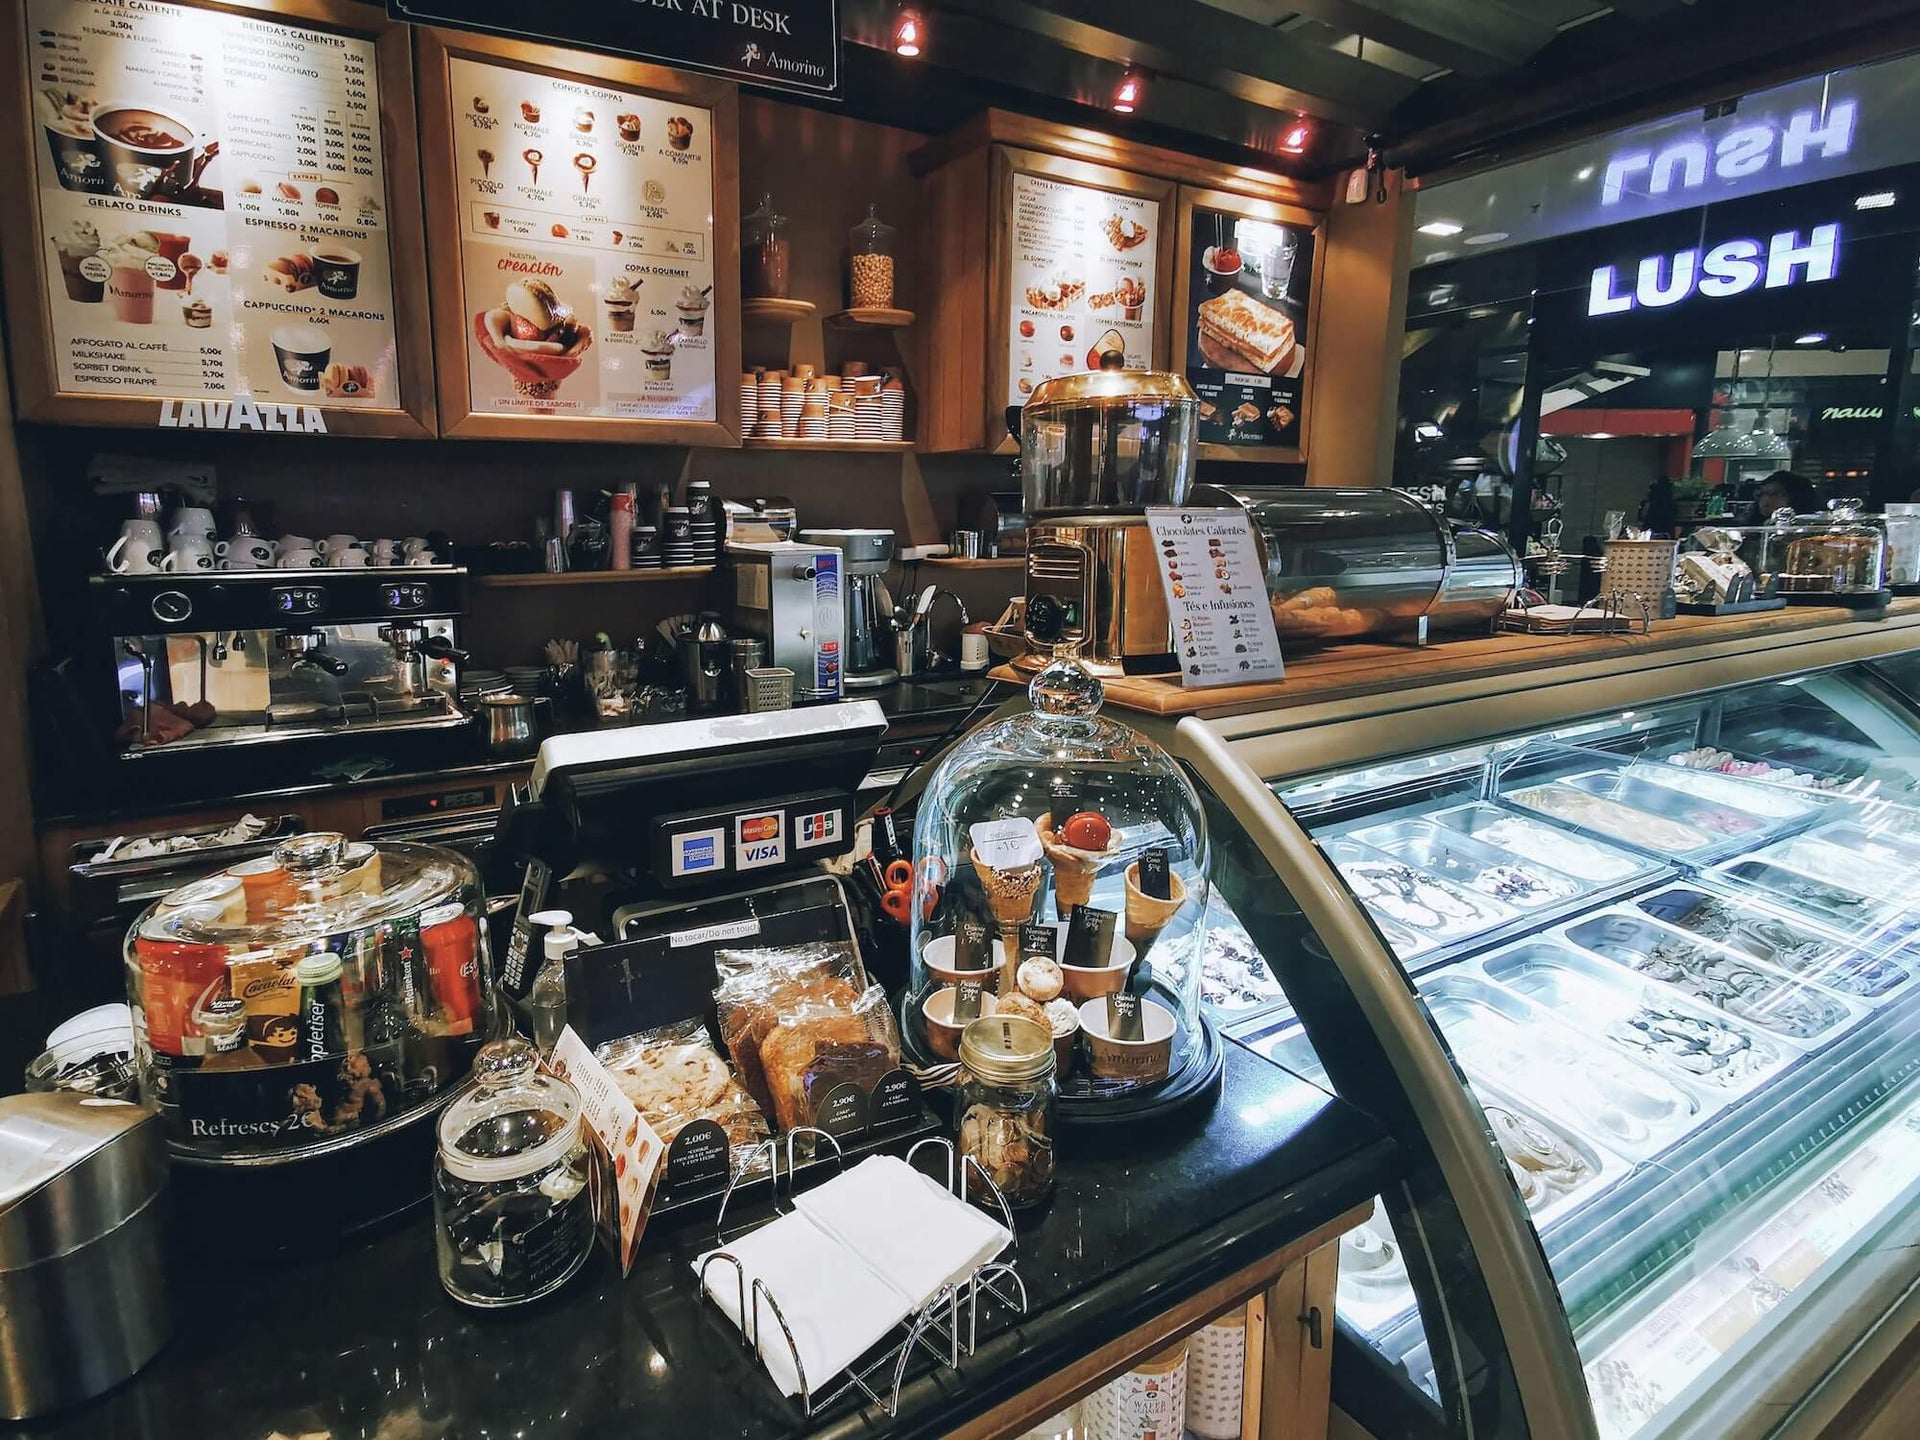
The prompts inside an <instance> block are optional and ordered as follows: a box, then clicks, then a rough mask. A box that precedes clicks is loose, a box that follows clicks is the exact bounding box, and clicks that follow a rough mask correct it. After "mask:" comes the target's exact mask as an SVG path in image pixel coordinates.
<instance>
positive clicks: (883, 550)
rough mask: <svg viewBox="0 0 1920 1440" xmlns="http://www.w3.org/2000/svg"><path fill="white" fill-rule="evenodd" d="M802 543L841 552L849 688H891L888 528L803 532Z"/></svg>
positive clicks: (893, 676) (890, 549) (894, 673)
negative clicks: (843, 569) (885, 686)
mask: <svg viewBox="0 0 1920 1440" xmlns="http://www.w3.org/2000/svg"><path fill="white" fill-rule="evenodd" d="M800 543H801V544H803V545H827V546H831V547H832V548H833V549H835V550H838V551H839V552H840V557H841V562H842V565H843V566H844V568H845V571H846V574H845V576H844V577H843V578H842V581H841V594H842V596H843V599H844V604H843V607H842V608H843V610H844V612H845V619H844V622H843V628H844V634H845V639H846V665H845V666H844V673H843V676H842V679H843V680H844V682H845V684H846V687H847V689H849V690H870V689H873V688H875V687H876V686H880V685H891V684H892V683H893V682H894V681H896V680H898V679H899V678H900V672H899V670H898V669H896V668H895V667H894V666H893V664H892V663H891V660H892V655H893V595H892V594H891V592H889V591H888V589H887V570H888V568H889V567H891V566H892V564H893V546H894V540H893V531H891V530H811V529H809V530H802V531H801V532H800Z"/></svg>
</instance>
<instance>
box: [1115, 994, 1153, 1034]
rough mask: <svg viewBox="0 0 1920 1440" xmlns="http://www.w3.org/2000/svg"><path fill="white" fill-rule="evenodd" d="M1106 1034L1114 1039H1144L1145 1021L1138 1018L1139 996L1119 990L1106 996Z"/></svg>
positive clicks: (1145, 1031)
mask: <svg viewBox="0 0 1920 1440" xmlns="http://www.w3.org/2000/svg"><path fill="white" fill-rule="evenodd" d="M1107 1034H1109V1035H1111V1036H1112V1037H1113V1038H1114V1039H1115V1040H1144V1039H1146V1038H1147V1030H1146V1023H1145V1022H1144V1021H1143V1020H1141V1018H1140V997H1139V996H1138V995H1136V994H1134V993H1133V992H1132V991H1131V990H1119V991H1116V992H1114V993H1113V994H1112V995H1109V996H1108V997H1107Z"/></svg>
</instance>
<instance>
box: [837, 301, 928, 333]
mask: <svg viewBox="0 0 1920 1440" xmlns="http://www.w3.org/2000/svg"><path fill="white" fill-rule="evenodd" d="M826 323H827V324H829V325H831V326H832V327H833V328H834V329H836V330H904V329H906V327H907V326H909V325H911V324H913V311H911V310H893V309H889V308H885V307H882V306H876V305H867V306H856V307H855V308H853V309H851V310H836V311H834V312H833V314H831V315H829V316H827V319H826Z"/></svg>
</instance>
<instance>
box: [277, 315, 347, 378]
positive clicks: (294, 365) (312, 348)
mask: <svg viewBox="0 0 1920 1440" xmlns="http://www.w3.org/2000/svg"><path fill="white" fill-rule="evenodd" d="M332 354H333V341H332V340H331V339H330V338H329V337H328V335H327V333H326V332H325V331H324V330H321V329H319V328H318V327H317V326H313V325H282V326H280V327H279V328H278V329H276V330H275V331H274V332H273V358H274V359H275V361H277V362H278V363H279V366H280V378H281V379H282V380H284V381H285V382H286V383H287V386H288V388H290V389H293V390H318V389H319V388H320V376H321V374H322V372H324V371H325V370H326V368H327V361H328V359H329V358H330V357H331V356H332Z"/></svg>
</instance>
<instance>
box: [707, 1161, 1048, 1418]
mask: <svg viewBox="0 0 1920 1440" xmlns="http://www.w3.org/2000/svg"><path fill="white" fill-rule="evenodd" d="M802 1135H806V1136H817V1137H818V1138H819V1139H821V1140H824V1141H825V1142H826V1143H827V1144H828V1145H829V1146H830V1147H831V1148H832V1151H833V1158H834V1160H835V1162H836V1164H837V1167H838V1173H844V1172H845V1170H846V1156H845V1154H844V1153H843V1152H842V1151H841V1149H840V1142H839V1141H838V1140H836V1139H835V1138H834V1137H833V1136H831V1135H829V1134H828V1133H827V1132H826V1131H824V1130H817V1129H815V1128H813V1127H812V1126H800V1127H797V1128H795V1129H792V1130H789V1131H787V1133H786V1134H785V1135H784V1136H781V1137H777V1138H772V1139H767V1140H763V1141H761V1142H760V1143H759V1144H758V1145H756V1146H754V1147H753V1149H752V1151H750V1152H749V1153H748V1154H747V1155H746V1156H745V1157H744V1158H743V1159H742V1160H741V1162H740V1163H739V1164H738V1165H736V1166H735V1167H734V1171H733V1178H732V1179H731V1180H729V1181H728V1182H727V1189H726V1193H725V1194H723V1195H722V1196H721V1197H720V1213H719V1214H718V1215H716V1216H715V1217H714V1221H713V1238H714V1244H715V1245H716V1246H719V1247H722V1248H718V1249H715V1250H713V1251H712V1252H711V1253H709V1254H708V1256H707V1257H706V1259H705V1260H703V1261H701V1263H700V1274H699V1282H700V1294H701V1297H702V1298H703V1299H704V1300H705V1301H706V1302H707V1303H708V1304H711V1305H712V1306H713V1307H714V1308H715V1309H716V1310H720V1313H721V1314H722V1315H725V1314H726V1311H725V1310H724V1309H722V1308H721V1306H720V1304H719V1302H718V1301H716V1300H714V1299H713V1296H712V1294H711V1293H710V1292H709V1291H708V1289H707V1271H708V1270H709V1269H710V1268H711V1267H712V1266H713V1265H715V1264H726V1265H731V1266H732V1267H733V1272H734V1279H735V1282H736V1283H737V1285H738V1287H739V1290H738V1298H739V1306H740V1309H739V1315H740V1323H739V1326H738V1333H739V1335H740V1338H741V1342H742V1343H743V1344H744V1345H745V1346H746V1348H747V1349H748V1350H750V1351H752V1352H753V1354H754V1356H755V1358H756V1359H758V1358H760V1356H761V1354H762V1350H761V1345H762V1335H761V1329H760V1318H761V1310H762V1307H763V1306H764V1307H765V1309H766V1311H767V1312H768V1313H770V1314H771V1315H772V1316H773V1319H774V1323H775V1324H777V1325H778V1326H779V1327H780V1336H781V1339H782V1340H783V1341H784V1342H785V1344H786V1347H787V1353H788V1354H789V1355H790V1356H792V1358H793V1373H794V1374H795V1375H796V1376H798V1377H799V1380H800V1409H801V1413H802V1415H803V1416H804V1417H805V1418H807V1419H809V1420H810V1419H812V1418H813V1417H814V1416H815V1415H817V1414H819V1413H820V1412H821V1411H823V1410H825V1409H827V1408H828V1407H829V1406H831V1405H833V1404H834V1403H835V1402H837V1401H839V1400H840V1399H842V1398H843V1397H845V1396H846V1395H848V1394H850V1393H851V1392H853V1391H855V1390H858V1391H859V1392H860V1393H861V1394H863V1395H865V1396H866V1397H867V1399H868V1400H870V1401H872V1402H873V1403H874V1404H875V1405H878V1406H879V1407H880V1408H881V1409H882V1410H884V1411H885V1412H886V1414H887V1417H888V1418H889V1419H891V1418H892V1417H893V1416H895V1415H897V1414H898V1413H899V1410H900V1389H901V1387H902V1386H903V1385H904V1384H905V1383H906V1378H907V1362H908V1361H909V1360H911V1359H912V1358H913V1356H914V1354H915V1352H916V1351H924V1352H925V1353H926V1354H927V1355H928V1356H929V1357H931V1358H932V1360H933V1362H934V1363H935V1364H936V1365H940V1364H944V1365H946V1366H948V1367H949V1368H953V1369H958V1368H959V1365H960V1359H961V1356H962V1355H972V1354H973V1352H974V1347H975V1345H976V1344H977V1343H978V1340H979V1328H980V1297H981V1296H982V1294H985V1295H986V1296H987V1297H988V1298H989V1300H990V1301H997V1302H998V1303H999V1304H1001V1305H1002V1306H1004V1307H1006V1309H1007V1310H1008V1311H1010V1312H1012V1313H1014V1314H1018V1315H1024V1314H1026V1313H1027V1287H1026V1284H1025V1282H1024V1281H1022V1280H1021V1278H1020V1275H1019V1273H1018V1272H1017V1271H1016V1270H1015V1269H1014V1262H1013V1261H1012V1260H1010V1259H1008V1260H999V1259H996V1260H989V1261H988V1262H987V1263H986V1264H984V1265H980V1266H977V1267H976V1268H975V1269H974V1270H973V1271H971V1272H970V1273H969V1274H968V1275H967V1277H966V1278H965V1279H964V1280H962V1281H960V1282H959V1283H958V1284H951V1283H950V1284H946V1285H942V1286H941V1287H940V1289H939V1290H938V1291H937V1292H935V1294H934V1296H933V1298H932V1299H930V1300H928V1301H927V1303H926V1304H925V1305H923V1306H921V1307H920V1309H918V1310H916V1311H914V1312H913V1314H911V1315H909V1316H908V1317H907V1318H906V1319H904V1320H902V1321H900V1322H899V1323H898V1324H897V1325H895V1326H894V1327H893V1330H892V1331H890V1332H889V1333H888V1334H887V1335H886V1336H883V1337H882V1338H881V1339H880V1340H879V1341H878V1342H877V1343H876V1344H875V1345H874V1346H873V1348H872V1349H870V1350H868V1351H867V1353H866V1354H865V1355H863V1356H862V1357H861V1358H860V1359H858V1360H856V1361H854V1363H853V1364H852V1366H850V1367H849V1368H848V1369H846V1370H843V1371H841V1372H840V1373H839V1374H838V1375H837V1376H832V1377H823V1388H821V1389H819V1390H816V1389H815V1388H814V1385H813V1382H812V1381H810V1380H809V1379H808V1378H807V1372H806V1368H805V1366H804V1365H802V1363H801V1360H800V1349H799V1346H797V1345H796V1344H795V1343H794V1339H793V1331H792V1329H791V1328H789V1326H788V1325H787V1319H786V1316H785V1315H783V1314H782V1313H781V1310H780V1301H779V1298H778V1297H777V1296H776V1295H775V1294H774V1293H773V1291H772V1289H771V1288H770V1287H769V1286H768V1285H767V1284H766V1282H765V1281H763V1280H755V1281H754V1282H753V1285H752V1288H751V1293H749V1289H748V1285H747V1277H746V1269H745V1267H744V1266H742V1265H741V1263H740V1260H739V1258H738V1257H737V1256H735V1255H733V1254H731V1253H730V1252H728V1251H727V1250H726V1249H725V1248H724V1247H725V1245H726V1243H727V1241H726V1223H727V1207H728V1205H729V1204H730V1203H731V1201H732V1200H733V1192H734V1189H735V1188H736V1187H737V1186H738V1185H739V1184H740V1183H741V1181H742V1180H743V1179H744V1178H746V1177H748V1176H750V1175H754V1174H755V1172H756V1171H757V1169H758V1167H759V1166H760V1165H761V1163H762V1158H761V1157H762V1153H763V1152H764V1154H765V1163H766V1164H767V1165H769V1166H771V1168H772V1171H773V1188H772V1201H771V1208H772V1212H773V1213H772V1214H770V1215H767V1216H763V1217H762V1218H760V1219H758V1220H755V1221H753V1222H752V1223H750V1224H748V1225H746V1226H744V1227H742V1228H741V1229H740V1230H739V1231H738V1233H739V1234H742V1235H744V1234H748V1233H750V1232H751V1231H753V1230H757V1229H759V1228H760V1227H761V1226H762V1225H765V1224H768V1223H769V1222H771V1221H773V1220H776V1219H778V1218H779V1217H780V1216H782V1215H785V1214H788V1213H790V1212H791V1211H792V1210H793V1208H794V1206H793V1185H794V1178H795V1173H796V1161H797V1157H796V1156H795V1153H794V1141H795V1139H796V1138H797V1137H799V1136H802ZM783 1140H784V1142H785V1152H786V1165H785V1169H784V1170H783V1169H782V1167H781V1159H780V1157H781V1149H782V1141H783ZM928 1146H933V1147H935V1148H937V1149H939V1150H942V1151H944V1152H945V1154H946V1162H947V1175H946V1187H947V1190H948V1192H949V1193H950V1194H952V1195H954V1196H955V1197H956V1198H958V1199H959V1200H961V1201H963V1202H964V1201H966V1200H967V1194H968V1174H967V1172H968V1170H969V1168H971V1169H972V1170H973V1172H974V1173H975V1174H976V1175H977V1176H978V1180H979V1183H980V1184H982V1185H984V1186H985V1187H986V1194H987V1195H988V1196H989V1197H990V1198H991V1199H992V1200H993V1203H994V1206H995V1207H996V1208H997V1209H998V1211H999V1213H1000V1218H1001V1220H1002V1222H1003V1223H1004V1224H1005V1225H1006V1227H1007V1233H1008V1234H1009V1235H1013V1234H1014V1229H1013V1211H1012V1209H1011V1208H1010V1207H1009V1206H1008V1205H1007V1199H1006V1196H1004V1195H1003V1194H1001V1193H1000V1187H999V1186H997V1185H995V1184H994V1183H993V1180H992V1178H991V1177H990V1176H989V1175H988V1174H987V1172H986V1171H985V1170H984V1169H982V1168H981V1166H980V1163H979V1162H978V1161H977V1160H975V1159H974V1158H973V1157H972V1156H970V1155H969V1156H966V1157H964V1158H962V1157H961V1156H960V1154H959V1152H958V1151H957V1150H955V1149H954V1145H953V1142H952V1141H951V1140H948V1139H945V1138H944V1137H941V1136H929V1137H928V1138H926V1139H924V1140H920V1141H917V1142H916V1143H915V1144H914V1145H913V1146H912V1147H911V1148H909V1149H908V1151H907V1154H906V1160H907V1163H908V1164H909V1165H911V1164H913V1161H914V1157H915V1156H917V1155H918V1154H919V1153H920V1152H921V1151H922V1150H923V1149H925V1148H927V1147H928ZM755 1178H758V1177H757V1176H755ZM783 1180H784V1188H783V1184H782V1182H783ZM1019 1243H1020V1242H1019V1239H1018V1237H1017V1236H1015V1238H1014V1239H1013V1241H1012V1243H1011V1246H1010V1248H1012V1249H1017V1248H1018V1247H1019ZM749 1301H750V1302H751V1306H749ZM962 1304H964V1305H965V1307H966V1330H965V1332H964V1334H963V1332H962V1330H961V1327H960V1312H961V1306H962ZM763 1368H764V1366H763ZM888 1372H891V1374H892V1380H891V1383H890V1384H889V1383H888V1381H887V1374H888ZM876 1385H878V1386H880V1387H882V1388H876Z"/></svg>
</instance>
